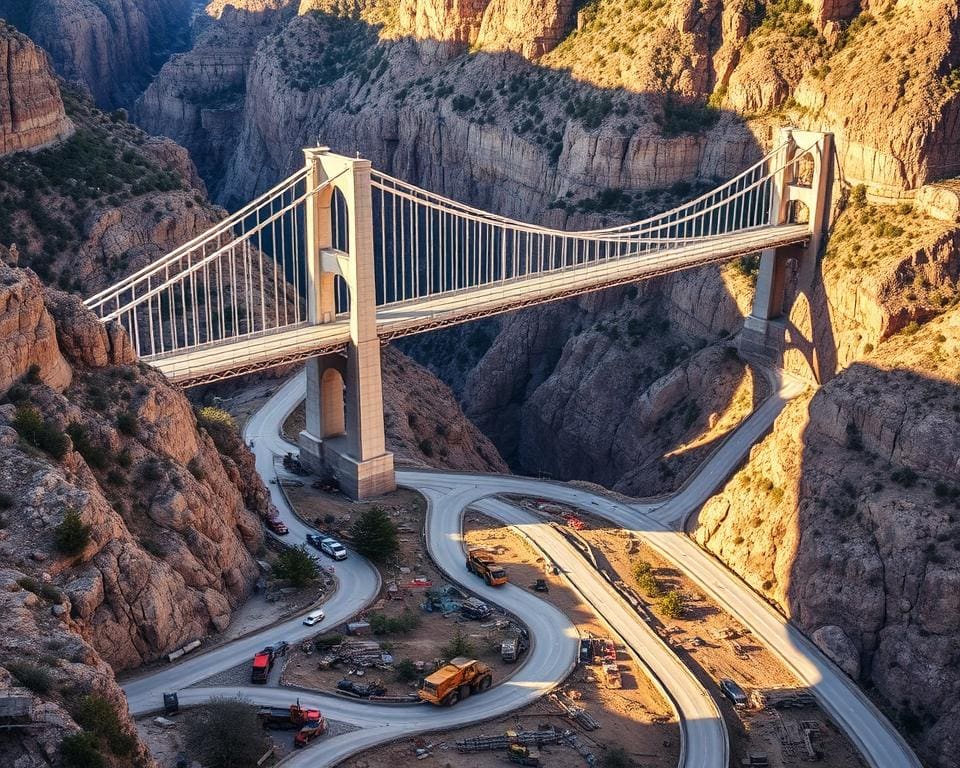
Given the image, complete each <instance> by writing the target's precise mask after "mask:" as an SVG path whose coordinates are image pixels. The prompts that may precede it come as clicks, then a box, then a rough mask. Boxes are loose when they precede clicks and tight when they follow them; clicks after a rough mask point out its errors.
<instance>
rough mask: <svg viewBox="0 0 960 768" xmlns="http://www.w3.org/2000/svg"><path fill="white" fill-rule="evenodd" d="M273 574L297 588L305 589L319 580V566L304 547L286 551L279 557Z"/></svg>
mask: <svg viewBox="0 0 960 768" xmlns="http://www.w3.org/2000/svg"><path fill="white" fill-rule="evenodd" d="M273 572H274V573H275V574H276V575H277V576H278V577H279V578H281V579H287V580H288V581H289V582H290V583H291V584H292V585H293V586H295V587H305V586H307V585H308V584H310V583H311V582H313V581H315V580H316V578H317V564H316V563H315V562H314V560H313V558H312V557H310V553H309V552H307V548H306V547H305V546H303V545H300V546H299V547H293V548H291V549H285V550H284V551H283V552H281V553H280V555H279V556H278V557H277V562H276V563H274V566H273Z"/></svg>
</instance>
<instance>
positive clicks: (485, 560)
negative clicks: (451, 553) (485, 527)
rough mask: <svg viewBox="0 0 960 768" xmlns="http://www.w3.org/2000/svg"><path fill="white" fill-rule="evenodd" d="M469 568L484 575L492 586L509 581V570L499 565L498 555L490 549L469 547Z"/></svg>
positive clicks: (478, 574)
mask: <svg viewBox="0 0 960 768" xmlns="http://www.w3.org/2000/svg"><path fill="white" fill-rule="evenodd" d="M467 570H468V571H470V573H475V574H476V575H477V576H481V577H483V580H484V581H485V582H487V584H489V585H490V586H491V587H498V586H500V585H501V584H506V583H507V581H508V579H507V572H506V571H505V570H504V569H503V567H502V566H500V565H497V558H496V555H494V554H493V552H491V551H490V550H489V549H479V548H474V549H468V550H467Z"/></svg>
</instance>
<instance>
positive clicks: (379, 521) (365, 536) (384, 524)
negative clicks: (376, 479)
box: [351, 507, 400, 563]
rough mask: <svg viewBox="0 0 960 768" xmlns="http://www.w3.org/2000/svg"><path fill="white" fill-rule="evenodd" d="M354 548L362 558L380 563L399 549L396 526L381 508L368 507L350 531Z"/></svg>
mask: <svg viewBox="0 0 960 768" xmlns="http://www.w3.org/2000/svg"><path fill="white" fill-rule="evenodd" d="M351 534H352V536H353V543H354V546H355V547H356V548H357V551H358V552H359V553H360V554H361V555H363V556H364V557H366V558H368V559H370V560H373V561H374V562H378V563H382V562H384V561H386V560H387V559H388V558H389V557H391V556H392V555H394V554H395V553H396V552H397V550H398V549H399V548H400V542H399V541H398V539H397V526H396V525H394V522H393V521H392V520H391V519H390V516H389V515H388V514H387V512H386V510H385V509H383V508H382V507H370V508H369V509H368V510H366V511H365V512H364V513H363V514H362V515H360V517H358V518H357V520H356V522H355V523H354V524H353V528H352V529H351Z"/></svg>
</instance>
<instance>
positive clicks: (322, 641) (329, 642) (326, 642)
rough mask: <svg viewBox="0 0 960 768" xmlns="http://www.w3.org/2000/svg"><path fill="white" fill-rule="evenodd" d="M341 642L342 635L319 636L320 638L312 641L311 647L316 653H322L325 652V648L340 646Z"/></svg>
mask: <svg viewBox="0 0 960 768" xmlns="http://www.w3.org/2000/svg"><path fill="white" fill-rule="evenodd" d="M342 642H343V635H337V634H331V635H320V637H318V638H317V639H316V640H314V641H313V647H314V648H316V649H317V650H318V651H322V650H326V649H327V648H333V647H334V646H335V645H340V643H342Z"/></svg>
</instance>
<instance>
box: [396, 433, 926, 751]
mask: <svg viewBox="0 0 960 768" xmlns="http://www.w3.org/2000/svg"><path fill="white" fill-rule="evenodd" d="M735 437H736V436H734V439H733V440H732V441H728V444H729V445H731V446H733V445H735V444H736V440H735ZM746 450H749V447H747V448H746ZM437 474H440V475H442V478H443V482H445V483H448V484H453V483H454V482H457V481H459V483H460V484H461V486H462V488H463V489H464V490H463V492H461V494H460V497H459V499H460V503H463V504H466V505H468V504H475V503H476V502H478V501H480V500H481V499H483V498H485V497H488V496H496V495H499V494H518V495H524V496H533V497H538V498H545V499H550V500H552V501H557V502H562V503H567V504H570V505H573V506H575V507H578V508H580V509H583V510H585V511H587V512H590V513H592V514H595V515H597V516H599V517H603V518H604V519H606V520H609V521H610V522H612V523H614V524H616V525H618V526H620V527H621V528H623V529H625V530H629V531H633V532H634V533H635V534H636V535H638V536H640V537H642V538H643V539H644V540H645V541H647V542H648V543H649V544H650V546H652V547H653V548H655V549H656V550H657V551H658V552H659V553H660V554H662V555H663V556H664V557H666V558H667V559H668V560H670V561H672V562H673V563H674V564H675V565H676V566H677V567H678V568H680V569H681V570H683V571H684V572H685V573H686V574H687V575H688V576H689V577H690V578H691V579H693V580H694V581H695V582H696V583H697V584H698V585H699V586H700V588H701V589H703V590H704V591H705V592H706V593H707V594H709V595H710V596H711V597H712V598H713V599H714V600H716V601H717V602H718V603H719V604H720V605H722V606H723V607H724V608H725V609H726V610H727V611H728V612H729V613H730V614H731V615H733V616H735V617H736V618H737V619H738V620H739V621H740V622H741V623H742V624H743V625H744V626H745V627H747V628H748V629H749V630H750V631H751V632H752V633H753V634H754V635H756V637H757V638H759V639H760V640H761V641H762V642H763V643H764V644H765V645H766V646H767V647H768V648H769V649H770V650H771V651H773V652H774V653H775V654H776V655H777V656H778V657H779V658H780V659H781V660H782V661H783V662H784V664H785V665H786V666H787V668H788V669H790V670H792V671H793V673H794V674H795V675H796V676H797V678H798V679H799V680H800V682H801V683H802V684H803V685H805V686H807V687H809V689H810V691H811V693H813V694H814V696H816V697H817V700H818V702H819V703H820V705H821V706H822V707H823V708H824V710H826V711H827V712H828V713H829V714H830V716H831V717H832V718H833V719H834V721H835V722H836V723H837V725H838V726H839V727H840V728H841V729H842V730H843V731H844V733H846V735H847V737H848V738H849V739H850V740H851V741H852V742H853V743H854V744H855V745H856V746H857V748H858V749H859V750H860V753H861V754H862V755H863V757H864V758H865V759H866V761H867V762H868V763H869V764H870V765H871V766H872V768H921V764H920V761H919V760H918V759H917V757H916V755H914V753H913V750H911V749H910V747H909V745H908V744H907V743H906V741H904V739H903V737H902V736H901V735H900V734H899V733H898V732H897V730H896V729H895V728H894V727H893V726H892V725H891V724H890V722H889V721H888V720H887V718H886V717H885V716H884V715H883V714H882V713H881V712H880V711H879V710H878V709H877V708H876V706H874V704H873V703H872V702H871V701H870V699H869V698H868V697H867V696H866V694H864V693H863V692H862V691H861V690H860V689H859V688H858V687H857V686H856V685H855V684H854V683H853V682H852V681H851V680H850V679H849V678H848V677H847V676H846V675H845V674H844V673H843V672H842V671H841V670H840V669H839V668H838V667H837V666H836V665H834V664H833V663H832V662H831V661H830V660H829V659H827V658H826V656H824V655H823V653H821V652H820V650H819V649H818V648H817V647H816V646H815V645H814V644H813V643H812V642H811V641H810V640H809V639H807V637H806V636H805V635H804V634H803V633H802V632H800V630H798V629H797V628H796V627H794V626H793V625H792V624H790V623H789V622H788V621H787V620H786V619H785V618H784V617H783V616H782V615H781V614H780V613H778V612H777V611H776V610H774V609H773V607H772V606H770V605H769V604H768V603H767V602H766V601H765V600H763V598H761V597H760V596H759V595H758V594H757V593H755V592H754V591H753V590H752V589H750V587H749V586H747V585H746V584H745V583H744V582H743V581H742V580H741V579H740V578H739V577H738V576H736V575H735V574H733V573H732V572H731V571H730V570H728V569H727V568H726V567H725V566H723V565H722V564H721V563H720V562H719V561H718V560H716V559H715V558H714V557H712V556H711V555H710V554H708V553H707V552H705V551H704V550H702V549H700V548H699V547H698V546H697V545H696V544H694V543H693V542H692V541H691V540H690V539H689V538H688V537H687V536H685V535H683V534H682V533H679V532H677V531H674V530H672V529H671V528H670V527H669V525H668V524H666V523H663V522H661V521H659V520H657V519H654V517H652V516H651V515H648V514H645V513H643V512H640V511H639V510H637V509H635V508H633V507H631V506H629V505H626V504H621V503H619V502H616V501H612V500H610V499H608V498H605V497H601V496H598V495H597V494H594V493H591V492H589V491H586V490H583V489H580V488H577V487H574V486H570V485H563V484H560V483H553V482H547V481H542V480H534V479H529V478H522V477H512V476H510V477H508V476H499V475H485V474H467V473H450V472H443V473H437V472H431V471H424V470H399V471H398V472H397V480H398V482H400V483H402V484H403V485H405V486H409V487H411V488H415V487H418V486H419V485H421V484H426V483H430V482H431V479H430V478H431V476H435V475H437ZM432 482H436V480H433V481H432ZM702 493H703V489H702V487H701V486H700V485H698V484H691V485H688V486H687V487H686V488H685V489H683V490H681V491H680V493H679V494H677V496H680V497H686V499H687V500H686V501H685V502H684V501H679V502H675V503H676V504H677V506H678V508H679V506H680V505H681V504H688V505H689V509H696V508H698V507H699V506H700V504H702V500H700V496H701V494H702ZM676 498H677V497H676V496H675V497H674V499H676ZM671 501H673V499H672V500H671Z"/></svg>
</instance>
